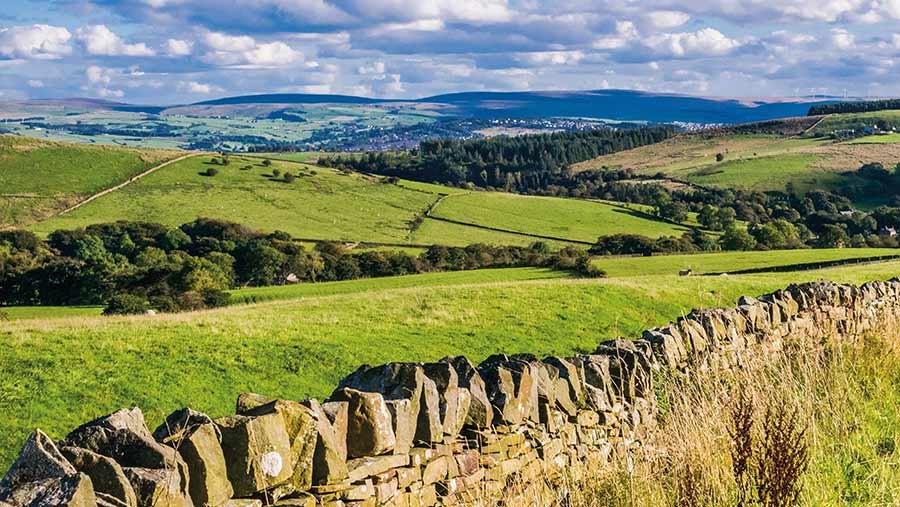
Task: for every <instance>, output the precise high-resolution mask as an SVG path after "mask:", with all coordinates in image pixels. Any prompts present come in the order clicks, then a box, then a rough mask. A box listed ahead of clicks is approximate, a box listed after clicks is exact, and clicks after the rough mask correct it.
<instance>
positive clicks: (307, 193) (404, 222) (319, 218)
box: [34, 157, 437, 243]
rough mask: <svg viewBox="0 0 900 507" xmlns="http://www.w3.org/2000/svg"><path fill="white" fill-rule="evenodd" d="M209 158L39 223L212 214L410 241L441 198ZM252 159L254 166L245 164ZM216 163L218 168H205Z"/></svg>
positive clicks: (361, 179)
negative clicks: (291, 177) (412, 228)
mask: <svg viewBox="0 0 900 507" xmlns="http://www.w3.org/2000/svg"><path fill="white" fill-rule="evenodd" d="M208 160H209V159H208V158H206V157H196V158H193V159H188V160H185V161H182V162H179V163H177V164H173V165H171V166H169V167H166V168H165V169H164V170H162V171H158V172H156V173H154V174H152V175H150V176H148V177H146V178H144V179H142V180H140V181H138V182H136V183H134V184H132V185H129V186H127V187H125V188H123V189H121V190H119V191H117V192H114V193H112V194H110V195H107V196H104V197H102V198H100V199H97V200H96V201H94V202H91V203H89V204H88V205H86V206H84V207H82V208H80V209H78V210H76V211H74V212H72V213H70V214H67V215H65V216H63V217H58V218H55V219H52V220H48V221H46V222H44V223H41V224H38V225H37V226H36V227H34V229H35V230H37V231H39V232H43V233H47V232H50V231H52V230H55V229H60V228H65V229H68V228H74V227H80V226H84V225H87V224H90V223H97V222H105V221H110V220H112V219H125V220H149V221H155V222H160V223H164V224H168V225H178V224H182V223H185V222H189V221H191V220H193V219H195V218H197V217H198V216H207V217H214V218H222V219H226V220H231V221H234V222H239V223H243V224H246V225H249V226H251V227H255V228H258V229H262V230H266V231H272V230H276V229H280V230H283V231H286V232H288V233H290V234H292V235H294V236H297V237H301V238H311V239H330V240H354V241H361V240H366V241H375V242H397V243H404V242H406V241H407V233H408V228H409V223H410V222H411V221H412V220H413V219H414V218H415V216H416V214H418V213H421V212H423V211H424V210H425V208H427V207H428V206H429V205H430V204H431V203H432V202H433V201H434V200H435V199H437V196H436V195H433V194H428V193H424V192H414V191H409V190H406V189H403V188H401V187H398V186H396V185H388V184H384V183H381V182H380V181H379V180H377V179H373V178H368V177H365V176H362V175H359V174H342V173H340V172H337V171H333V170H330V169H323V168H313V167H311V166H306V165H301V164H294V163H288V162H278V161H276V162H274V163H273V165H272V167H271V168H266V167H263V166H262V164H261V161H260V160H259V159H249V158H248V159H245V158H242V157H232V159H231V160H232V162H231V164H230V165H229V166H227V167H222V166H211V165H209V163H208ZM248 164H252V166H253V167H252V169H250V170H246V171H244V170H241V169H240V168H241V167H243V166H245V165H248ZM209 167H217V168H218V169H219V174H218V175H216V176H214V177H209V176H204V175H202V174H201V173H203V172H205V171H206V170H207V169H208V168H209ZM276 168H277V169H279V170H280V171H281V172H282V173H284V172H292V173H294V174H300V175H301V176H300V177H299V178H297V180H296V181H294V182H293V183H290V184H288V183H284V182H283V181H278V180H274V179H272V178H270V175H271V171H272V169H276ZM311 171H315V172H316V174H315V175H312V173H311Z"/></svg>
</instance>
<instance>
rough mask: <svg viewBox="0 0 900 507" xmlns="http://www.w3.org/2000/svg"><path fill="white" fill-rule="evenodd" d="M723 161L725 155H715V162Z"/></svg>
mask: <svg viewBox="0 0 900 507" xmlns="http://www.w3.org/2000/svg"><path fill="white" fill-rule="evenodd" d="M723 160H725V154H724V153H716V162H721V161H723Z"/></svg>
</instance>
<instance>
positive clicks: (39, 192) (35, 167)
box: [0, 136, 181, 226]
mask: <svg viewBox="0 0 900 507" xmlns="http://www.w3.org/2000/svg"><path fill="white" fill-rule="evenodd" d="M180 154H181V153H179V152H176V151H162V150H148V149H144V150H134V149H124V148H115V147H111V146H90V145H84V144H63V143H55V142H48V141H41V140H35V139H28V138H24V137H14V136H0V226H2V225H11V224H22V223H30V222H33V221H34V220H37V219H40V218H41V217H45V216H47V215H48V214H50V213H52V212H54V211H59V210H61V209H64V208H65V207H66V206H70V205H72V204H75V203H76V202H78V201H79V200H80V199H82V198H84V197H87V196H89V195H91V194H94V193H96V192H99V191H101V190H104V189H106V188H109V187H112V186H115V185H117V184H119V183H121V182H123V181H125V180H127V179H128V178H130V177H132V176H134V175H136V174H139V173H141V172H143V171H145V170H147V169H149V168H150V167H153V166H154V165H156V164H159V163H161V162H163V161H165V160H168V159H172V158H175V157H176V156H178V155H180Z"/></svg>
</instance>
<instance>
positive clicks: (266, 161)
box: [262, 159, 272, 167]
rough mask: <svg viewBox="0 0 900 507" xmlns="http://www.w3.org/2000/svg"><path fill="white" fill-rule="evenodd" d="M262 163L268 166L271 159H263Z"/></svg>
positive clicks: (270, 163)
mask: <svg viewBox="0 0 900 507" xmlns="http://www.w3.org/2000/svg"><path fill="white" fill-rule="evenodd" d="M262 164H263V165H264V166H266V167H269V166H270V165H272V161H271V160H269V159H265V160H263V161H262Z"/></svg>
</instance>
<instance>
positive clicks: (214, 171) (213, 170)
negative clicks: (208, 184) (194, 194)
mask: <svg viewBox="0 0 900 507" xmlns="http://www.w3.org/2000/svg"><path fill="white" fill-rule="evenodd" d="M217 174H219V170H218V169H216V168H215V167H210V168H209V169H207V170H206V175H207V176H215V175H217Z"/></svg>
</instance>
